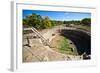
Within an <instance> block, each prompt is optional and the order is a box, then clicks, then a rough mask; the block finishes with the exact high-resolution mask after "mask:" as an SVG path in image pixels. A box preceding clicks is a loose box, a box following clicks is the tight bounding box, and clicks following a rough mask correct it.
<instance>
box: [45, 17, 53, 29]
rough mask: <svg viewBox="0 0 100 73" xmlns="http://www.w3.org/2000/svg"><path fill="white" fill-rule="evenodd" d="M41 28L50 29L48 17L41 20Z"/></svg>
mask: <svg viewBox="0 0 100 73" xmlns="http://www.w3.org/2000/svg"><path fill="white" fill-rule="evenodd" d="M43 27H44V28H50V27H52V24H51V21H50V20H49V17H45V18H44V19H43Z"/></svg>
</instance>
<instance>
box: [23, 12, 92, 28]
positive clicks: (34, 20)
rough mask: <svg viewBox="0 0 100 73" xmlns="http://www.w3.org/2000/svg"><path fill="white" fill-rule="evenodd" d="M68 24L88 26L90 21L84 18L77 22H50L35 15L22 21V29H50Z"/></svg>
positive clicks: (47, 18)
mask: <svg viewBox="0 0 100 73" xmlns="http://www.w3.org/2000/svg"><path fill="white" fill-rule="evenodd" d="M70 24H75V25H87V26H90V24H91V19H90V18H84V19H82V20H79V21H57V20H50V19H49V17H42V16H41V15H37V14H35V13H33V14H32V15H30V16H27V17H25V18H24V19H23V27H35V28H37V29H46V28H52V27H53V26H57V25H66V26H70Z"/></svg>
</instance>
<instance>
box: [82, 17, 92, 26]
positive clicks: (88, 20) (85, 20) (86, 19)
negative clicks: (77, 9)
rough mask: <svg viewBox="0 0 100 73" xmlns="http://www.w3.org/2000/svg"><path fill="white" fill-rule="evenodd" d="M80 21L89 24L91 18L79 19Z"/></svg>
mask: <svg viewBox="0 0 100 73" xmlns="http://www.w3.org/2000/svg"><path fill="white" fill-rule="evenodd" d="M81 23H82V24H83V25H90V24H91V19H90V18H84V19H82V20H81Z"/></svg>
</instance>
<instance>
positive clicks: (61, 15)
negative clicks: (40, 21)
mask: <svg viewBox="0 0 100 73" xmlns="http://www.w3.org/2000/svg"><path fill="white" fill-rule="evenodd" d="M32 13H36V14H38V15H41V16H42V17H44V16H48V17H49V18H50V19H51V20H61V21H64V20H65V21H70V20H81V19H83V18H91V13H84V12H60V11H59V12H58V11H40V10H23V18H25V17H26V16H29V15H31V14H32Z"/></svg>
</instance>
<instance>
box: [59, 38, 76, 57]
mask: <svg viewBox="0 0 100 73" xmlns="http://www.w3.org/2000/svg"><path fill="white" fill-rule="evenodd" d="M58 49H59V51H60V52H61V53H65V54H71V55H74V54H76V53H75V52H74V49H75V48H74V47H73V46H72V45H71V44H70V43H69V39H67V38H65V37H62V38H61V41H60V42H59V47H58Z"/></svg>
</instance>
